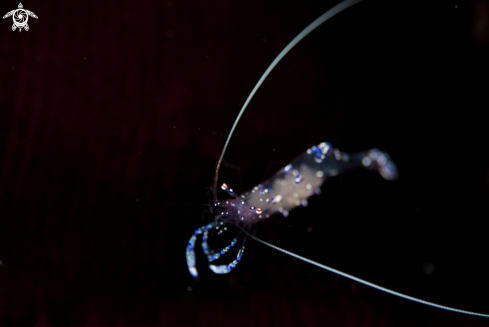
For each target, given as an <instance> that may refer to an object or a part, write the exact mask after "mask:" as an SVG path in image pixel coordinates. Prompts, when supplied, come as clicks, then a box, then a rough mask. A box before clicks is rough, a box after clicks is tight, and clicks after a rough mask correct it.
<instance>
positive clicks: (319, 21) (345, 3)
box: [213, 0, 362, 201]
mask: <svg viewBox="0 0 489 327" xmlns="http://www.w3.org/2000/svg"><path fill="white" fill-rule="evenodd" d="M360 1H362V0H345V1H342V2H340V3H339V4H337V5H336V6H334V7H333V8H331V9H330V10H328V11H327V12H325V13H324V14H322V15H321V16H320V17H319V18H318V19H316V20H315V21H313V22H312V23H311V24H310V25H309V26H307V27H306V28H305V29H304V30H303V31H302V32H300V34H299V35H297V36H296V37H295V38H294V39H293V40H292V41H291V42H290V43H289V44H288V45H287V46H286V47H285V49H283V50H282V52H280V54H279V55H278V56H277V58H275V60H274V61H273V62H272V64H271V65H270V66H269V67H268V69H267V70H266V71H265V73H264V74H263V75H262V77H261V78H260V80H259V81H258V83H256V85H255V88H254V89H253V91H251V93H250V95H249V96H248V99H246V102H245V103H244V105H243V108H241V110H240V112H239V114H238V117H236V120H235V121H234V124H233V127H232V128H231V131H230V132H229V135H228V138H227V140H226V143H224V148H223V149H222V152H221V156H220V157H219V161H218V162H217V167H216V174H215V177H214V189H213V193H214V201H216V200H217V179H218V176H219V168H221V163H222V159H223V157H224V153H225V152H226V148H227V147H228V144H229V140H230V139H231V136H232V135H233V132H234V129H235V128H236V125H238V122H239V119H240V118H241V115H242V114H243V113H244V111H245V109H246V107H247V106H248V103H250V101H251V99H252V98H253V96H254V95H255V93H256V91H257V90H258V88H259V87H260V86H261V84H262V83H263V81H264V80H265V78H267V76H268V74H270V72H271V71H272V69H273V68H275V66H277V64H278V62H279V61H280V60H282V58H283V57H285V55H286V54H287V53H288V52H289V51H290V49H292V48H293V47H294V46H295V45H296V44H297V43H299V41H300V40H302V39H303V38H304V37H305V36H306V35H307V34H309V33H311V32H312V31H313V30H314V29H315V28H316V27H318V26H319V25H321V24H322V23H324V22H325V21H327V20H328V19H330V18H331V17H333V16H334V15H336V14H338V13H340V12H342V11H343V10H345V9H346V8H348V7H351V6H353V5H354V4H357V3H359V2H360Z"/></svg>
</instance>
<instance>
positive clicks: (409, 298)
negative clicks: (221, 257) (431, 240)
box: [241, 228, 489, 318]
mask: <svg viewBox="0 0 489 327" xmlns="http://www.w3.org/2000/svg"><path fill="white" fill-rule="evenodd" d="M241 230H242V231H243V232H245V233H246V234H247V235H248V236H249V237H251V238H252V239H254V240H255V241H257V242H260V243H261V244H264V245H266V246H269V247H271V248H272V249H275V250H277V251H280V252H282V253H285V254H288V255H290V256H292V257H294V258H296V259H299V260H302V261H305V262H307V263H310V264H311V265H314V266H316V267H319V268H322V269H324V270H328V271H331V272H332V273H335V274H337V275H340V276H343V277H346V278H349V279H351V280H354V281H356V282H358V283H361V284H364V285H367V286H370V287H373V288H375V289H378V290H379V291H383V292H386V293H389V294H392V295H395V296H398V297H401V298H403V299H406V300H411V301H414V302H418V303H421V304H425V305H429V306H431V307H435V308H438V309H443V310H447V311H452V312H457V313H464V314H467V315H471V316H478V317H486V318H489V314H485V313H478V312H472V311H466V310H460V309H455V308H451V307H447V306H445V305H441V304H436V303H433V302H428V301H425V300H421V299H418V298H415V297H412V296H409V295H405V294H402V293H399V292H396V291H393V290H390V289H388V288H385V287H382V286H379V285H376V284H374V283H371V282H367V281H366V280H363V279H360V278H358V277H355V276H352V275H349V274H347V273H344V272H342V271H339V270H336V269H334V268H331V267H328V266H326V265H323V264H321V263H319V262H316V261H313V260H310V259H307V258H304V257H302V256H300V255H298V254H295V253H292V252H289V251H287V250H284V249H282V248H279V247H278V246H276V245H273V244H270V243H267V242H265V241H262V240H261V239H259V238H257V237H256V236H253V235H251V234H250V233H248V232H247V231H246V230H244V229H243V228H241Z"/></svg>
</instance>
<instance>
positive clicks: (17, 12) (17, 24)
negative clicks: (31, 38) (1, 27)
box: [3, 3, 37, 32]
mask: <svg viewBox="0 0 489 327" xmlns="http://www.w3.org/2000/svg"><path fill="white" fill-rule="evenodd" d="M10 16H12V19H13V20H14V24H13V25H12V31H15V29H17V28H18V29H19V32H22V28H24V29H25V30H26V31H28V30H29V25H27V21H28V20H29V16H31V17H34V18H37V16H36V14H34V13H33V12H32V11H29V10H25V9H24V6H22V3H19V9H14V10H12V11H9V12H8V13H6V14H5V16H3V18H7V17H10Z"/></svg>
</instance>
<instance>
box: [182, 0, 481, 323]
mask: <svg viewBox="0 0 489 327" xmlns="http://www.w3.org/2000/svg"><path fill="white" fill-rule="evenodd" d="M361 1H362V0H345V1H342V2H340V3H339V4H337V5H336V6H334V7H333V8H331V9H330V10H328V11H327V12H326V13H324V14H323V15H321V16H320V17H319V18H318V19H316V20H315V21H314V22H312V23H311V24H310V25H309V26H307V27H306V28H305V29H304V30H303V31H302V32H301V33H299V35H297V36H296V37H295V38H294V39H293V40H292V41H291V42H290V43H289V44H288V45H287V46H286V47H285V48H284V50H282V52H281V53H280V54H279V55H278V56H277V58H275V60H274V61H273V62H272V64H271V65H270V66H269V67H268V69H267V70H266V71H265V73H264V74H263V75H262V77H261V78H260V80H259V81H258V83H257V84H256V86H255V87H254V89H253V90H252V92H251V93H250V95H249V96H248V98H247V100H246V102H245V103H244V105H243V107H242V108H241V110H240V112H239V114H238V116H237V118H236V120H235V122H234V124H233V126H232V128H231V131H230V133H229V135H228V138H227V140H226V142H225V144H224V147H223V150H222V153H221V156H220V158H219V161H218V163H217V166H216V171H215V176H214V188H213V203H212V206H213V211H214V212H215V213H217V214H216V216H215V219H214V221H212V222H211V223H209V224H207V225H205V226H202V227H199V228H197V229H196V230H195V231H194V233H193V234H192V236H191V237H190V240H189V242H188V245H187V248H186V259H187V266H188V269H189V272H190V274H191V275H192V276H193V277H194V278H195V279H198V277H199V274H198V271H197V268H196V256H195V246H196V243H197V238H198V236H199V235H202V241H201V244H202V250H203V252H204V254H205V255H206V256H207V261H208V267H209V269H210V270H212V271H213V272H214V273H216V274H227V273H229V272H231V271H232V270H233V269H234V268H235V267H236V266H237V265H238V263H239V262H240V260H241V259H242V256H243V252H244V250H245V245H244V244H245V242H246V238H247V237H248V236H249V237H250V238H252V239H254V240H255V241H257V242H259V243H261V244H264V245H266V246H269V247H271V248H273V249H275V250H277V251H279V252H282V253H284V254H287V255H289V256H292V257H294V258H296V259H299V260H302V261H305V262H307V263H309V264H312V265H314V266H317V267H319V268H322V269H324V270H328V271H330V272H333V273H335V274H338V275H340V276H343V277H346V278H349V279H351V280H354V281H356V282H358V283H362V284H364V285H367V286H370V287H372V288H375V289H377V290H380V291H383V292H386V293H389V294H391V295H395V296H398V297H401V298H404V299H407V300H411V301H414V302H417V303H421V304H424V305H428V306H432V307H435V308H439V309H444V310H448V311H452V312H457V313H462V314H467V315H473V316H479V317H489V314H483V313H477V312H472V311H466V310H460V309H456V308H452V307H447V306H444V305H440V304H436V303H433V302H428V301H425V300H422V299H418V298H415V297H412V296H409V295H405V294H402V293H399V292H396V291H393V290H390V289H387V288H385V287H382V286H379V285H376V284H373V283H371V282H368V281H366V280H363V279H360V278H357V277H355V276H352V275H349V274H346V273H344V272H341V271H339V270H336V269H334V268H331V267H328V266H326V265H323V264H321V263H318V262H315V261H313V260H310V259H307V258H305V257H302V256H300V255H297V254H295V253H292V252H290V251H287V250H284V249H282V248H280V247H277V246H275V245H273V244H270V243H268V242H265V241H263V240H261V239H259V238H257V237H256V236H253V235H252V234H250V233H249V230H250V227H251V226H253V225H254V224H256V223H257V222H258V221H260V220H262V219H267V218H269V217H270V216H272V215H274V214H276V213H280V214H282V216H284V217H287V216H288V214H289V211H290V210H293V209H294V208H296V207H298V206H307V199H308V198H309V197H311V196H313V195H315V194H316V195H319V194H320V192H321V190H320V187H321V185H322V184H323V183H324V182H325V181H326V179H328V178H330V177H333V176H336V175H339V174H342V173H345V172H347V171H349V170H352V169H358V168H366V169H369V170H372V171H375V172H378V173H379V174H380V175H381V176H382V177H383V178H384V179H386V180H395V179H397V177H398V172H397V168H396V166H395V164H394V162H393V161H392V159H391V158H390V156H389V155H388V154H387V153H385V152H383V151H381V150H378V149H371V150H368V151H364V152H359V153H355V154H352V155H349V154H347V153H343V152H341V151H339V150H338V149H335V148H333V147H332V145H331V144H330V143H326V142H323V143H320V144H319V145H317V146H313V147H311V148H309V149H308V150H307V151H306V152H304V153H303V154H302V155H300V156H299V157H297V158H296V159H294V160H293V161H292V162H291V163H290V164H288V165H286V166H285V167H284V168H283V169H282V170H281V171H279V172H277V173H276V174H275V175H273V176H272V177H271V178H270V179H268V180H267V181H266V182H264V183H263V184H260V185H258V186H256V187H254V188H253V189H252V190H250V191H249V192H246V193H244V194H242V195H240V196H237V195H236V194H235V192H234V191H233V190H232V189H231V188H229V186H228V185H227V184H222V186H221V189H222V190H224V191H226V192H227V193H228V195H229V196H230V197H231V199H228V200H218V199H217V192H216V190H217V183H218V176H219V169H220V166H221V164H222V161H223V158H224V154H225V152H226V149H227V146H228V144H229V141H230V139H231V136H232V134H233V132H234V130H235V128H236V126H237V124H238V122H239V120H240V118H241V116H242V114H243V113H244V111H245V109H246V107H247V106H248V104H249V102H250V101H251V99H252V98H253V96H254V94H255V93H256V91H257V90H258V88H259V87H260V86H261V84H262V83H263V81H264V80H265V79H266V77H267V76H268V75H269V74H270V72H271V71H272V70H273V68H274V67H275V66H276V65H277V64H278V62H279V61H280V60H281V59H282V58H283V57H284V56H285V55H286V54H287V53H288V52H289V51H290V50H291V49H292V48H293V47H294V46H295V45H296V44H297V43H298V42H299V41H300V40H302V39H303V38H304V37H305V36H306V35H308V34H309V33H310V32H311V31H313V30H314V29H315V28H316V27H318V26H319V25H321V24H322V23H324V22H325V21H327V20H328V19H329V18H331V17H333V16H334V15H336V14H338V13H340V12H341V11H343V10H345V9H347V8H349V7H351V6H353V5H355V4H357V3H359V2H361ZM229 226H236V227H237V228H238V229H239V230H240V233H239V234H238V235H237V236H236V237H235V238H234V239H233V240H232V241H231V243H230V244H229V245H227V246H226V247H224V248H223V249H222V250H221V251H219V252H217V253H214V252H212V251H211V250H210V249H209V244H208V239H209V234H210V232H211V231H217V233H218V234H221V233H223V232H225V231H226V230H227V229H228V227H229ZM241 234H243V235H244V237H243V238H241V241H239V239H240V236H241ZM238 243H239V244H240V248H239V250H238V253H237V256H236V258H235V259H234V260H233V261H231V262H230V263H228V264H221V265H215V264H214V261H215V260H217V259H219V258H221V257H222V256H224V255H225V254H226V253H227V252H228V251H229V250H230V249H231V248H233V247H234V246H235V245H236V244H238Z"/></svg>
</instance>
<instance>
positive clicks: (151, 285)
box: [0, 0, 489, 326]
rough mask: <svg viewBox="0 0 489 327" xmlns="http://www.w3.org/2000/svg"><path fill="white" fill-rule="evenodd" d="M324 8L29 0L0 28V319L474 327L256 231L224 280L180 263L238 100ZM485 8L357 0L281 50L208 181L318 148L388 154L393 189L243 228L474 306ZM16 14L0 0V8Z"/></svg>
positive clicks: (483, 246)
mask: <svg viewBox="0 0 489 327" xmlns="http://www.w3.org/2000/svg"><path fill="white" fill-rule="evenodd" d="M335 4H336V3H335V2H331V1H326V0H325V1H307V2H294V1H268V2H263V1H246V2H243V1H239V2H238V1H214V2H213V1H188V2H180V1H179V0H171V1H152V0H146V1H133V2H128V1H105V2H100V1H90V0H89V1H30V2H23V5H24V8H25V9H28V10H31V11H33V12H34V13H35V14H36V15H38V17H39V18H38V19H34V18H29V22H28V23H29V26H30V30H29V31H28V32H25V31H22V32H21V33H19V32H18V31H16V32H12V30H11V25H12V20H11V18H8V19H4V20H2V21H1V22H0V40H1V41H0V167H1V168H0V260H1V265H0V325H39V326H44V325H92V326H102V325H126V326H127V325H163V326H489V320H487V319H483V318H475V317H468V316H465V315H461V314H455V313H449V312H444V311H441V310H439V309H434V308H429V307H425V306H422V305H420V304H415V303H411V302H409V301H407V300H403V299H399V298H395V297H393V296H392V295H388V294H384V293H381V292H379V291H377V290H373V289H371V288H369V287H367V286H362V285H359V284H356V283H353V282H351V281H349V280H346V279H345V278H343V277H339V276H336V275H332V274H331V273H329V272H326V271H323V270H320V269H319V268H316V267H313V266H310V265H308V264H305V263H301V262H298V261H296V260H294V259H292V258H290V257H288V256H285V255H283V254H281V253H278V252H276V251H274V250H272V249H269V248H266V247H265V246H263V245H260V244H256V243H255V242H253V241H251V240H248V243H247V250H246V252H245V255H244V257H243V260H242V262H241V263H240V264H239V265H238V267H237V268H236V269H235V270H234V271H233V272H232V273H231V274H229V275H221V276H219V275H213V274H212V273H211V272H209V271H208V270H206V269H205V258H204V257H203V255H202V254H201V253H198V254H199V255H198V258H197V261H198V268H199V270H200V271H201V279H200V281H198V282H196V281H194V280H193V279H192V278H191V276H190V274H189V273H188V271H187V266H186V262H185V247H186V244H187V242H188V239H189V237H190V236H191V234H192V232H193V230H194V229H195V228H197V227H199V226H201V225H202V224H203V223H205V222H207V221H209V220H210V219H212V217H211V215H210V214H205V213H204V212H205V210H206V205H207V203H208V201H209V199H210V198H211V189H210V187H211V185H212V179H213V176H214V169H215V165H216V163H217V159H218V156H219V154H220V151H221V150H222V147H223V144H224V141H225V138H226V136H227V134H228V133H229V130H230V128H231V126H232V124H233V122H234V119H235V118H236V115H237V114H238V112H239V109H240V108H241V106H242V104H243V103H244V101H245V100H246V97H247V96H248V94H249V92H250V91H251V90H252V88H253V87H254V85H255V83H256V82H257V81H258V79H259V78H260V76H261V74H262V73H263V72H264V71H265V70H266V68H267V67H268V65H269V64H270V63H271V62H272V61H273V59H274V58H275V57H276V56H277V54H278V53H279V52H280V51H281V50H282V49H283V48H284V47H285V46H286V45H287V44H288V42H290V41H291V40H292V39H293V38H294V37H295V36H296V35H297V34H298V33H299V32H300V31H301V30H302V29H303V28H305V27H306V26H307V25H308V24H309V23H311V22H312V21H313V20H314V19H316V18H317V17H319V16H320V15H321V14H322V13H324V12H325V11H326V10H327V9H329V8H331V7H332V6H333V5H335ZM484 4H486V5H487V2H484V1H482V0H478V1H467V2H462V3H456V2H446V1H444V2H440V3H435V2H419V3H413V2H412V1H401V2H396V3H395V4H392V3H391V2H388V1H369V0H366V1H364V2H362V3H360V4H358V5H355V6H354V7H352V8H350V9H348V10H346V11H344V12H342V13H340V14H339V15H338V16H336V17H334V18H333V19H331V20H330V21H328V22H327V23H325V24H324V25H323V26H321V27H319V28H318V29H317V30H316V31H314V32H313V33H311V34H310V35H309V36H307V38H306V39H304V40H303V41H302V42H301V43H299V45H298V46H297V47H296V48H294V49H293V50H292V51H291V52H290V53H289V54H288V55H287V56H286V57H285V58H284V60H283V61H282V62H281V63H280V64H279V65H278V66H277V67H276V69H275V70H274V71H273V72H272V74H271V75H270V76H269V77H268V78H267V80H266V81H265V83H264V85H263V86H262V88H261V89H260V90H259V92H258V93H257V94H256V96H255V98H254V99H253V100H252V102H251V104H250V106H249V108H248V110H247V112H246V113H245V114H244V115H243V118H242V120H241V122H240V124H239V125H238V128H237V129H236V132H235V135H234V136H233V138H232V140H231V143H230V145H229V149H228V152H227V154H226V156H225V160H226V162H225V164H224V165H223V168H222V171H221V175H220V182H224V181H225V182H227V183H228V184H230V185H231V186H232V187H233V188H235V189H237V190H240V189H241V190H246V189H248V188H250V187H253V186H255V185H256V184H258V183H260V182H261V181H263V180H264V179H266V178H268V177H269V176H270V175H271V174H272V173H273V172H274V171H275V170H277V169H279V168H280V167H281V166H282V165H284V164H286V163H287V162H288V161H290V160H291V159H292V158H294V157H295V156H297V155H299V154H301V153H302V152H303V151H305V150H306V149H307V148H308V147H310V146H311V145H314V144H318V143H319V142H322V141H329V142H331V143H333V145H334V146H336V147H338V148H339V149H341V150H342V151H345V152H350V153H351V152H355V151H361V150H365V149H369V148H373V147H377V148H380V149H382V150H385V151H386V152H388V153H389V154H390V155H391V156H392V158H393V160H394V161H395V162H396V164H397V165H398V168H399V172H400V179H399V180H398V181H397V182H395V183H390V182H387V181H384V180H382V179H381V178H380V177H378V176H376V175H375V174H371V173H369V172H362V171H359V172H352V173H351V174H348V175H345V176H342V177H338V178H334V179H332V180H330V181H328V182H327V183H326V184H325V186H324V187H323V194H322V195H321V196H319V197H316V198H314V199H311V201H310V205H309V206H308V207H307V208H301V209H297V210H295V211H293V212H292V213H291V215H290V216H289V217H288V218H287V219H284V218H280V217H276V218H274V219H273V220H271V221H269V222H266V223H265V224H261V225H258V226H257V229H256V234H257V236H258V237H260V238H262V239H264V240H266V241H269V242H271V243H273V244H277V245H279V246H282V247H285V248H287V249H289V250H291V251H293V252H295V253H298V254H301V255H304V256H306V257H308V258H311V259H314V260H317V261H319V262H321V263H323V264H326V265H329V266H331V267H334V268H336V269H339V270H342V271H345V272H347V273H350V274H352V275H355V276H357V277H360V278H364V279H366V280H368V281H371V282H374V283H377V284H380V285H382V286H385V287H388V288H391V289H393V290H396V291H399V292H402V293H406V294H409V295H411V296H415V297H419V298H422V299H425V300H428V301H434V302H437V303H440V304H444V305H449V306H454V307H457V308H461V309H466V310H473V311H478V312H484V313H489V309H488V308H489V301H488V300H487V294H488V292H489V282H488V281H487V276H488V274H489V266H488V265H487V259H486V257H487V230H486V225H487V223H486V220H487V217H488V214H489V209H488V199H489V188H488V181H489V177H488V176H489V173H488V168H489V155H488V151H487V148H488V145H489V143H488V142H489V138H488V133H487V120H486V119H485V116H486V112H487V109H488V103H489V100H488V97H487V90H488V86H489V85H488V80H487V76H488V73H489V64H488V60H487V58H488V55H489V53H488V42H489V41H488V39H489V38H486V37H487V35H489V32H487V30H484V28H485V29H487V28H488V27H487V26H489V22H488V20H487V19H488V18H487V17H488V15H484V14H483V13H484V12H485V11H484V10H485V9H484V8H489V6H486V7H484ZM455 5H457V6H458V7H457V8H455ZM17 6H18V3H17V2H16V1H10V0H8V1H2V3H1V4H0V14H1V15H2V16H3V15H4V14H5V13H7V12H8V11H10V10H13V9H15V8H17ZM481 8H482V9H481ZM484 17H485V18H484ZM485 19H486V20H485ZM480 24H482V25H480ZM484 24H486V25H484ZM480 26H482V27H480ZM481 28H482V29H481ZM481 31H482V32H481ZM484 31H486V32H484ZM484 33H487V34H484ZM231 166H237V167H239V170H236V169H233V168H232V167H231ZM220 196H223V194H220ZM201 219H203V220H201ZM308 227H309V231H308ZM216 242H219V241H218V240H217V241H216ZM229 260H231V259H229ZM427 263H430V264H433V265H434V267H435V268H434V272H433V273H432V274H427V273H425V272H424V271H423V266H426V264H427Z"/></svg>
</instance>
